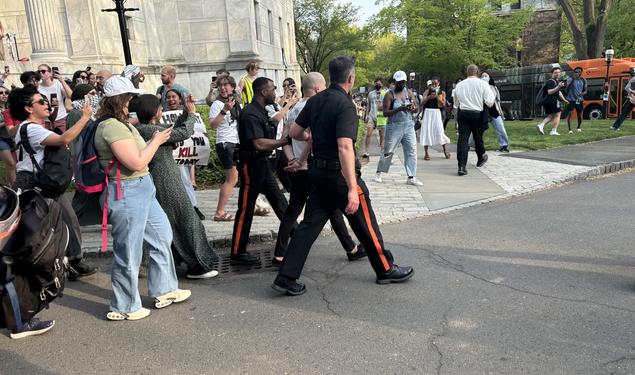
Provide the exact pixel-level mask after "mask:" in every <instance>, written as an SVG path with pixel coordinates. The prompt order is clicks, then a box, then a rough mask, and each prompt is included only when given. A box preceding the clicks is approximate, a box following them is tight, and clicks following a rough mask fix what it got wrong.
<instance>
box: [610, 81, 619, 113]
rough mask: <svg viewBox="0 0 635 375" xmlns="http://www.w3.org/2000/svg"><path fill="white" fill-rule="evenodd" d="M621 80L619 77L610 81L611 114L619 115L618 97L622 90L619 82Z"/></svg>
mask: <svg viewBox="0 0 635 375" xmlns="http://www.w3.org/2000/svg"><path fill="white" fill-rule="evenodd" d="M619 82H620V80H619V79H618V78H611V80H610V81H609V87H610V88H609V116H617V113H618V111H619V109H618V97H619V94H620V92H619V91H618V90H619V87H618V84H619Z"/></svg>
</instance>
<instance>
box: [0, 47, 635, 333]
mask: <svg viewBox="0 0 635 375" xmlns="http://www.w3.org/2000/svg"><path fill="white" fill-rule="evenodd" d="M258 71H259V65H258V61H250V62H249V63H248V64H247V65H246V67H245V72H246V74H245V75H244V76H243V77H241V78H240V79H239V80H236V79H235V78H234V77H233V76H231V74H230V72H228V71H227V70H224V69H221V70H219V71H217V72H216V76H214V77H213V79H212V82H211V84H210V90H209V93H208V95H207V96H206V98H205V102H206V103H207V105H209V107H210V110H209V127H210V128H211V129H212V130H213V131H215V133H216V138H215V139H216V143H215V145H214V151H215V152H216V154H217V156H218V159H219V161H220V164H221V166H222V168H223V170H224V182H223V183H222V184H221V186H220V194H219V198H218V202H217V206H216V211H215V213H214V215H213V220H214V221H229V222H233V230H232V240H231V249H230V261H231V262H232V264H239V265H259V264H261V259H260V258H259V257H258V256H257V255H255V254H253V253H250V252H248V251H247V247H248V242H249V232H250V229H251V225H252V221H253V216H254V215H267V214H268V213H269V212H270V210H272V211H273V212H274V213H275V215H276V216H277V218H278V219H279V220H280V226H279V230H278V237H277V241H276V244H275V253H274V257H273V259H272V264H273V265H274V266H278V267H280V268H279V272H278V275H277V277H276V279H275V280H274V282H273V284H272V288H273V289H275V290H277V291H279V292H282V293H285V294H287V295H300V294H303V293H305V291H306V286H305V285H304V284H302V283H301V282H299V281H298V280H299V278H300V276H301V273H302V269H303V267H304V263H305V261H306V258H307V256H308V253H309V250H310V249H311V246H312V244H313V242H314V241H315V240H316V238H317V236H318V235H319V233H320V231H321V230H322V228H323V226H324V225H325V223H326V221H327V220H330V222H331V224H332V226H333V228H334V231H335V233H336V235H337V236H338V238H339V240H340V242H341V244H342V247H343V248H344V251H345V254H346V256H347V258H348V260H349V261H355V260H358V259H362V258H365V257H367V258H368V259H369V261H370V263H371V266H372V268H373V270H374V271H375V273H376V276H377V279H376V281H377V283H379V284H389V283H399V282H404V281H406V280H408V279H410V278H411V277H412V276H413V275H414V270H413V269H412V268H411V267H407V266H398V265H396V264H395V263H394V257H393V254H392V253H391V252H390V251H389V250H387V249H386V248H385V247H384V243H383V240H382V235H381V231H380V229H379V226H378V225H377V221H376V219H375V215H374V212H373V208H372V205H371V202H370V199H369V191H368V189H367V187H366V184H365V182H364V180H363V179H362V178H361V163H360V161H359V159H358V158H357V156H356V150H355V147H354V145H355V142H356V140H357V136H358V134H357V132H358V125H359V121H360V119H361V120H363V121H364V122H365V124H366V127H365V129H366V134H365V135H364V137H365V139H364V142H362V143H363V145H364V148H363V149H362V150H360V151H359V153H360V155H361V158H362V159H369V158H370V154H369V149H370V146H371V142H372V140H373V133H374V131H375V130H377V132H378V133H379V147H380V150H381V151H380V155H379V161H378V166H377V170H376V174H375V176H374V181H375V182H376V183H383V179H382V174H383V173H387V172H388V171H389V169H390V166H391V159H392V157H393V155H394V152H395V151H396V149H397V147H398V146H399V145H401V146H402V147H403V153H404V166H405V171H406V175H407V178H406V180H405V182H406V183H407V184H409V185H413V186H422V185H423V182H421V181H420V180H419V179H418V178H417V144H418V143H419V144H421V145H423V149H424V153H425V154H424V157H423V160H425V161H427V160H430V159H431V157H430V153H429V147H430V146H440V147H441V148H442V150H443V157H444V158H446V159H450V158H451V157H452V155H451V153H450V151H449V148H448V144H449V143H450V139H449V138H448V137H447V135H446V134H445V132H446V131H447V124H448V122H449V121H451V120H452V119H454V120H455V122H456V127H455V129H456V132H457V134H458V142H457V152H456V159H457V166H458V169H457V174H458V175H459V176H464V175H466V174H467V173H468V172H467V169H466V167H467V159H468V151H469V147H470V144H473V146H474V148H475V150H476V155H477V163H476V166H477V167H481V166H483V165H484V164H485V163H486V162H487V160H488V156H487V154H486V150H485V147H484V143H483V132H484V131H485V130H486V129H487V127H488V123H491V124H492V127H493V129H494V131H495V133H496V135H497V139H498V143H499V147H500V148H499V151H501V152H509V140H508V137H507V132H506V130H505V125H504V111H503V109H502V107H501V104H500V103H501V98H500V92H499V90H498V88H497V87H496V84H495V82H494V80H493V79H492V77H491V76H490V74H489V73H488V72H481V71H479V68H478V67H477V66H476V65H470V66H468V67H467V69H466V78H465V79H463V80H457V81H455V82H453V84H452V88H451V89H449V90H448V92H445V91H444V90H443V89H442V88H441V83H440V80H439V78H438V77H432V78H431V79H430V81H429V82H428V85H427V87H426V88H425V90H423V92H422V93H420V94H419V93H417V92H415V91H414V90H413V88H412V87H408V77H407V75H406V73H405V72H404V71H397V72H395V73H394V74H393V76H392V78H391V79H390V80H389V81H388V87H387V89H384V85H383V82H384V80H383V79H382V78H377V79H375V80H374V89H373V90H371V91H370V92H369V93H368V95H367V98H366V99H367V104H368V105H367V106H366V108H363V109H362V110H361V111H360V108H359V107H356V105H355V103H354V101H353V100H351V92H352V90H353V87H354V83H355V62H354V59H352V58H350V57H346V56H342V57H338V58H335V59H333V60H332V61H331V62H330V64H329V75H330V77H329V78H330V85H329V86H327V83H326V82H327V81H326V79H325V77H324V76H322V74H320V73H318V72H310V73H308V74H306V75H305V76H304V77H303V78H302V80H301V82H300V86H299V87H298V85H297V84H296V82H295V80H294V79H293V78H286V79H285V80H284V81H283V87H282V89H283V90H282V95H277V87H276V86H275V84H274V82H273V81H272V80H271V79H268V78H265V77H258ZM176 73H177V72H176V69H175V68H174V67H172V66H165V67H163V69H162V70H161V82H162V84H161V86H159V87H158V88H157V90H156V91H155V93H154V94H145V93H144V92H143V90H141V89H139V84H140V83H141V82H143V81H144V75H143V73H142V72H141V71H140V69H139V68H137V67H134V66H127V67H126V68H125V69H124V71H123V72H122V73H121V74H112V72H110V71H107V70H101V71H99V72H96V73H94V74H93V73H91V72H90V69H88V68H87V69H86V70H81V71H77V72H75V73H74V74H73V78H72V80H71V81H70V82H67V81H66V80H65V79H64V77H63V76H62V75H61V74H60V72H59V69H57V68H56V67H51V66H49V65H47V64H41V65H40V66H38V69H37V70H36V71H29V72H25V73H23V74H22V75H21V77H20V80H21V82H22V84H23V87H21V88H14V89H13V90H9V89H7V88H6V87H5V86H3V83H4V82H0V111H1V112H2V116H1V117H0V118H1V120H0V121H2V124H0V158H1V159H2V160H3V161H4V163H5V169H6V179H7V182H8V183H9V184H10V185H12V186H13V187H14V188H15V189H21V190H28V189H33V188H36V187H37V183H36V182H35V177H37V173H40V172H41V168H43V159H44V155H45V151H46V149H47V147H67V146H69V147H70V150H71V153H72V154H76V153H77V152H78V144H77V143H78V139H81V135H82V134H85V133H86V130H87V129H88V127H90V126H93V127H94V129H95V131H94V148H95V151H96V155H98V162H99V165H100V166H101V168H102V169H103V171H105V174H106V175H107V176H108V180H109V181H110V183H108V184H107V186H106V187H105V189H104V190H103V192H101V193H100V194H98V200H97V206H98V207H99V208H98V209H100V210H103V212H104V215H105V216H107V218H108V223H110V224H111V226H112V229H111V236H112V238H113V265H112V271H111V279H112V297H111V300H110V307H109V311H108V312H107V314H106V318H107V319H108V320H138V319H142V318H145V317H147V316H148V315H149V314H150V310H149V309H147V308H145V307H143V306H142V304H141V298H140V295H139V290H138V280H139V269H140V266H141V264H142V258H143V256H144V247H145V249H146V250H147V258H148V293H149V295H150V297H152V298H153V299H154V307H155V308H157V309H160V308H164V307H167V306H170V305H171V304H173V303H179V302H182V301H185V300H186V299H188V298H189V297H190V295H191V292H190V291H189V290H183V289H179V285H178V278H177V274H176V268H177V267H178V266H179V265H181V264H185V265H186V267H187V272H186V277H187V278H189V279H207V278H212V277H215V276H217V275H218V271H217V270H215V269H214V266H215V263H216V262H217V259H218V257H217V255H216V253H215V251H214V249H213V248H212V247H211V246H210V244H209V241H208V238H207V234H206V233H205V227H204V225H203V223H202V220H205V215H204V214H203V213H202V212H201V211H200V210H199V209H198V207H197V199H196V194H195V193H194V191H195V190H196V173H195V168H194V166H193V165H185V164H184V165H179V164H177V163H176V162H175V159H174V158H175V157H174V154H173V150H174V149H175V147H176V145H177V144H179V143H181V142H184V141H185V140H187V139H189V138H190V137H192V135H193V133H194V132H195V131H197V132H200V133H202V134H204V135H207V132H208V130H207V128H205V127H204V126H201V123H200V121H198V120H199V119H200V118H199V115H198V114H197V113H196V105H195V99H194V98H193V97H192V95H191V94H190V92H189V90H188V89H187V88H186V87H184V86H183V85H181V84H179V83H177V82H176ZM581 73H582V71H581V68H580V69H578V68H576V70H575V76H574V77H573V78H571V79H570V80H568V81H566V82H563V81H560V80H559V74H560V72H559V70H558V69H554V71H553V72H552V79H550V80H549V81H548V82H547V83H546V84H545V86H544V94H545V95H544V102H543V105H544V107H545V110H546V113H547V114H548V117H547V118H546V119H545V121H543V122H542V123H541V124H539V125H538V130H539V131H540V132H541V133H543V132H544V126H545V125H546V124H547V123H549V122H552V123H553V128H552V130H551V134H552V135H558V133H557V127H558V123H559V119H560V102H563V103H565V104H567V107H566V116H565V117H566V118H567V120H568V123H569V129H571V126H570V115H571V113H572V112H573V111H574V110H575V111H577V112H578V127H577V128H576V129H577V131H581V116H580V115H579V114H580V107H581V105H580V103H581V102H582V101H583V97H584V94H585V92H586V82H585V81H584V80H583V79H581V78H580V77H581ZM6 74H7V72H5V75H3V76H2V77H1V78H2V80H3V81H4V79H6ZM632 76H633V77H634V78H633V80H635V72H632ZM565 88H567V91H566V96H565V95H564V93H563V90H564V89H565ZM634 95H635V94H633V95H631V103H635V99H634ZM628 105H629V104H627V106H628ZM630 105H631V107H630V108H631V109H632V104H630ZM164 111H170V113H174V111H178V112H176V113H180V115H179V116H178V117H177V118H176V120H175V121H172V122H166V121H164V118H163V117H164V116H163V113H164ZM620 124H621V122H620V120H619V119H618V121H617V122H616V125H614V126H613V128H614V129H618V128H619V125H620ZM197 126H199V127H200V128H198V129H197ZM570 131H571V130H570ZM417 132H418V134H417ZM237 184H238V186H239V188H238V189H239V191H238V208H237V211H236V212H235V215H232V214H231V213H229V212H227V205H228V201H229V199H230V197H231V196H232V194H233V190H234V188H235V187H236V185H237ZM284 191H286V192H288V193H289V194H290V195H289V200H288V201H287V198H286V197H285V195H284ZM261 194H262V195H264V196H265V197H266V198H267V200H268V203H266V202H264V201H263V200H262V198H261V197H260V195H261ZM90 199H91V195H90V194H87V193H86V192H82V191H80V190H78V191H76V192H75V197H74V198H73V203H71V201H70V200H69V199H68V198H67V196H66V195H64V194H61V195H59V196H56V197H55V200H56V201H57V202H58V203H59V204H60V206H61V208H62V215H63V220H64V222H65V224H66V225H67V227H68V229H69V244H68V247H67V249H66V256H67V257H68V260H69V272H70V273H69V277H68V278H69V279H70V280H77V279H79V278H82V277H86V276H89V275H92V274H94V273H95V272H96V271H97V269H96V268H95V267H93V266H91V265H89V264H87V263H86V262H84V260H83V259H84V257H83V254H82V238H81V231H80V218H81V219H82V221H83V219H84V217H85V216H87V215H86V213H85V212H82V211H81V210H82V209H83V208H85V207H87V206H88V205H87V204H86V202H88V201H89V200H90ZM75 202H79V203H78V204H74V203H75ZM302 210H304V212H305V214H304V218H303V220H302V221H301V223H298V221H297V219H298V217H299V215H300V214H301V212H302ZM96 216H97V217H100V216H102V215H100V214H99V213H97V215H96ZM78 217H79V218H78ZM344 218H346V219H347V221H348V223H349V224H350V227H351V229H352V232H353V233H354V234H355V237H356V238H357V241H358V242H356V241H355V240H354V239H353V237H352V236H351V234H350V233H349V231H348V229H347V226H346V224H345V221H344ZM24 323H25V324H24V325H23V328H22V330H23V331H22V332H15V327H8V328H9V329H12V330H13V332H12V334H15V336H16V337H26V336H29V335H32V334H40V333H44V332H46V331H47V330H49V329H51V327H52V326H53V323H54V322H53V321H39V320H37V319H35V318H32V319H31V320H29V321H25V322H24Z"/></svg>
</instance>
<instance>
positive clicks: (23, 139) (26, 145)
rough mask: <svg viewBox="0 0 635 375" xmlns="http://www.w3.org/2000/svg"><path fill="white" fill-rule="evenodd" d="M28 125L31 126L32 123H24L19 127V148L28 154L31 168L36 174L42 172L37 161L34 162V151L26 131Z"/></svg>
mask: <svg viewBox="0 0 635 375" xmlns="http://www.w3.org/2000/svg"><path fill="white" fill-rule="evenodd" d="M30 124H32V122H26V123H24V124H23V125H22V126H21V127H20V146H22V149H24V150H25V151H26V152H27V153H28V154H29V157H30V158H31V164H33V167H34V168H35V169H37V171H38V172H42V168H41V167H40V164H39V163H38V162H37V160H35V150H33V147H31V142H29V133H28V131H27V130H28V126H29V125H30ZM20 160H22V150H20Z"/></svg>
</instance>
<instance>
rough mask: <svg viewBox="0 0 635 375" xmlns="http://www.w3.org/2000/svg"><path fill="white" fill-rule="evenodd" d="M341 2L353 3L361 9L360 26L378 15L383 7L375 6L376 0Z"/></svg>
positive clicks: (347, 0) (343, 0) (344, 0)
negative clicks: (374, 15)
mask: <svg viewBox="0 0 635 375" xmlns="http://www.w3.org/2000/svg"><path fill="white" fill-rule="evenodd" d="M340 1H341V2H351V3H353V5H355V6H358V7H360V9H359V11H360V14H359V15H358V18H359V24H360V25H363V24H365V23H366V21H368V18H369V17H370V16H372V15H373V14H377V12H379V10H380V9H381V8H382V7H383V6H382V5H375V0H340Z"/></svg>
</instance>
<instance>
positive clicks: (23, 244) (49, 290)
mask: <svg viewBox="0 0 635 375" xmlns="http://www.w3.org/2000/svg"><path fill="white" fill-rule="evenodd" d="M19 207H20V212H21V217H20V223H19V225H18V228H17V230H16V231H15V232H14V233H13V234H12V236H11V238H9V240H8V242H7V244H6V245H5V246H4V248H3V249H2V251H1V252H2V255H5V256H9V257H11V258H12V259H13V267H14V268H15V269H17V270H22V271H23V272H22V273H24V274H26V275H28V276H29V277H30V278H32V279H33V280H34V283H33V284H35V285H34V286H33V285H32V286H31V289H32V290H34V291H35V292H37V294H38V297H39V300H40V301H41V303H42V304H43V306H45V307H47V306H48V304H49V302H51V301H53V300H54V299H55V298H57V297H60V296H61V295H62V292H63V290H64V281H65V279H66V268H67V264H66V261H65V257H66V247H67V246H68V241H69V232H68V227H67V226H66V224H65V223H64V220H63V218H62V207H61V206H60V204H59V203H57V202H56V201H55V200H53V199H50V198H46V197H44V196H43V195H42V194H41V193H40V192H39V191H37V190H25V191H23V192H22V193H21V194H20V195H19ZM5 263H6V262H5Z"/></svg>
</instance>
